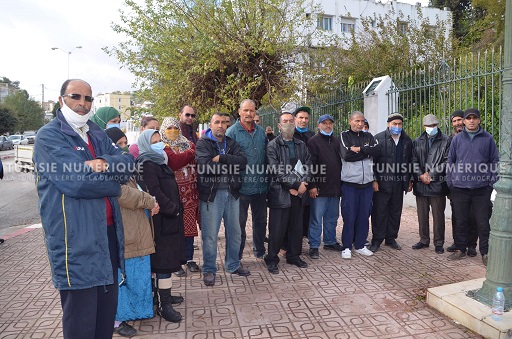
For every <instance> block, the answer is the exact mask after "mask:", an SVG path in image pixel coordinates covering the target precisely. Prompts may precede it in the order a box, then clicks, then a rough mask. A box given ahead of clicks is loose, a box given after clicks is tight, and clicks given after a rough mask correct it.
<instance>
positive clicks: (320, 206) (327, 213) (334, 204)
mask: <svg viewBox="0 0 512 339" xmlns="http://www.w3.org/2000/svg"><path fill="white" fill-rule="evenodd" d="M310 201H311V212H310V218H309V232H308V239H309V248H318V247H320V236H321V235H322V220H323V230H324V245H334V244H336V226H337V225H338V218H339V216H340V197H317V198H315V199H311V200H310Z"/></svg>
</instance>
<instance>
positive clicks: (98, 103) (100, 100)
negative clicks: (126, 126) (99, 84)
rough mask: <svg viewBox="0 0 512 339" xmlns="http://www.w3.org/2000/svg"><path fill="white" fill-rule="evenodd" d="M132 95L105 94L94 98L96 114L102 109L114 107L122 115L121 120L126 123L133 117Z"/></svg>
mask: <svg viewBox="0 0 512 339" xmlns="http://www.w3.org/2000/svg"><path fill="white" fill-rule="evenodd" d="M131 106H132V105H131V95H129V94H116V93H105V94H98V95H97V96H95V97H94V112H96V111H97V110H98V108H100V107H114V108H115V109H117V110H118V111H119V113H120V114H121V120H122V121H126V120H128V119H130V117H131V110H130V108H131Z"/></svg>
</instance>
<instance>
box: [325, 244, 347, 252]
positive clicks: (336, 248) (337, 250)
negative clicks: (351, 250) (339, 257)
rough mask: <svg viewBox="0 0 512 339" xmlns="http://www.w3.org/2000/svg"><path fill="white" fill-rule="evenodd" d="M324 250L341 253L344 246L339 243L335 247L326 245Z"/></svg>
mask: <svg viewBox="0 0 512 339" xmlns="http://www.w3.org/2000/svg"><path fill="white" fill-rule="evenodd" d="M324 250H328V251H336V252H341V251H343V246H341V245H340V244H338V243H335V244H334V245H324Z"/></svg>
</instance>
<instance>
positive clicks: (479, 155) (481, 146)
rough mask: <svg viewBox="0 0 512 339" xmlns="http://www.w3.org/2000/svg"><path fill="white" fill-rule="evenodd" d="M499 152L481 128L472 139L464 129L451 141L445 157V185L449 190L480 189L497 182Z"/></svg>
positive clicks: (491, 138) (492, 140)
mask: <svg viewBox="0 0 512 339" xmlns="http://www.w3.org/2000/svg"><path fill="white" fill-rule="evenodd" d="M498 161H499V156H498V149H497V148H496V142H495V141H494V138H493V137H492V135H491V134H489V133H488V132H486V131H484V130H483V129H482V128H481V127H480V129H479V130H478V132H477V134H476V135H475V137H474V138H473V139H471V137H470V136H469V134H468V132H467V131H466V129H465V128H464V130H463V131H462V132H460V133H459V134H457V135H456V136H455V137H453V139H452V142H451V144H450V152H449V153H448V161H447V168H446V183H447V184H448V187H449V188H451V187H452V186H453V187H457V188H471V189H474V188H482V187H487V186H492V185H494V183H495V182H496V181H498Z"/></svg>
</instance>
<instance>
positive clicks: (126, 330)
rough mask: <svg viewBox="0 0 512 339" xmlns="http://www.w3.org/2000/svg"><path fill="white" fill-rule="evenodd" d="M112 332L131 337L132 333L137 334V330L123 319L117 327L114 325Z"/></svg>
mask: <svg viewBox="0 0 512 339" xmlns="http://www.w3.org/2000/svg"><path fill="white" fill-rule="evenodd" d="M114 332H115V333H117V334H119V335H120V336H122V337H126V338H131V337H133V336H134V335H137V330H136V329H135V328H133V326H131V325H128V324H127V323H126V322H124V321H123V322H122V323H120V324H119V326H118V327H114Z"/></svg>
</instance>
